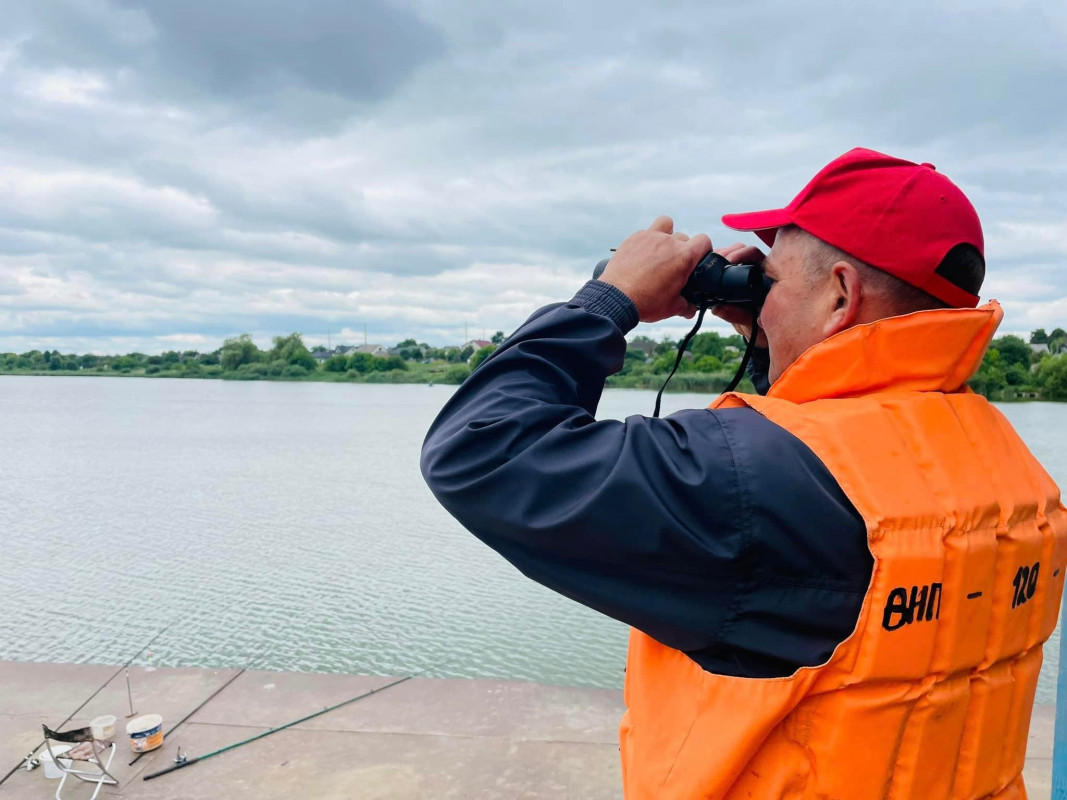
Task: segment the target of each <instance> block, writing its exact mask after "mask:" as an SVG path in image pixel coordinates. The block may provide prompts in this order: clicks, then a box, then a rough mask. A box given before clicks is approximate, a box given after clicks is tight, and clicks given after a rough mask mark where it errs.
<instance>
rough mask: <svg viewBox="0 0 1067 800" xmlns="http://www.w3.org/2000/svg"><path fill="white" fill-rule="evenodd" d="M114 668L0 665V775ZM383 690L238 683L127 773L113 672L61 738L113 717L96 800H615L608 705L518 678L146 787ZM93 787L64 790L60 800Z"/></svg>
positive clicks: (1035, 779) (1038, 788) (613, 730)
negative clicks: (176, 762) (175, 764)
mask: <svg viewBox="0 0 1067 800" xmlns="http://www.w3.org/2000/svg"><path fill="white" fill-rule="evenodd" d="M115 669H116V667H115V666H105V665H71V664H44V663H22V662H12V661H0V776H2V775H3V774H4V773H6V772H7V770H8V769H10V768H11V767H13V766H14V765H15V764H16V763H17V762H18V761H19V759H21V758H23V757H24V756H25V755H26V753H27V752H28V751H29V750H30V749H31V748H32V747H33V746H34V745H36V744H37V743H38V742H39V741H40V740H41V727H40V726H41V723H42V722H45V723H47V724H49V725H50V726H51V727H55V726H56V725H58V724H59V723H60V722H61V721H62V720H63V719H64V718H66V717H67V715H68V714H70V712H71V711H73V710H74V709H75V708H77V707H78V705H79V704H81V703H82V702H83V701H84V700H85V698H87V697H88V696H89V695H90V694H92V692H93V691H94V690H95V689H96V688H97V687H98V686H99V685H100V684H102V683H103V682H104V681H105V680H107V678H108V677H109V676H110V675H112V674H113V673H114V672H115ZM235 673H236V670H209V669H167V668H161V669H155V670H149V669H144V668H131V669H130V679H131V683H132V686H133V700H134V708H135V710H136V711H137V712H138V713H140V714H146V713H157V714H161V715H162V716H163V720H164V730H166V729H167V726H168V725H172V724H174V723H176V722H177V721H178V720H180V719H181V718H182V717H184V716H185V715H186V714H187V713H189V712H190V711H191V710H192V709H194V708H195V707H196V706H197V705H199V704H200V703H201V702H202V701H203V700H204V699H205V698H207V697H208V696H209V695H210V694H211V693H212V692H214V691H215V690H216V689H217V688H219V687H220V686H221V685H222V684H223V683H225V682H226V681H227V680H228V679H229V678H231V677H232V676H233V675H234V674H235ZM391 680H395V679H392V678H388V677H377V676H360V675H320V674H306V673H292V672H262V671H255V672H252V671H250V672H246V673H244V674H243V675H241V676H240V677H239V678H238V679H237V680H235V681H234V682H233V683H232V684H231V685H230V686H228V687H227V688H226V689H225V690H223V691H222V692H221V693H220V694H219V695H218V697H216V698H215V699H214V700H212V701H211V702H210V703H208V704H207V706H205V707H204V708H203V709H202V710H201V711H200V712H198V713H197V714H196V715H195V716H194V717H192V718H191V719H190V720H189V721H188V722H186V723H185V724H184V725H182V726H181V728H179V729H178V730H177V731H175V732H174V733H173V734H171V735H169V736H167V739H166V741H165V742H164V745H163V747H162V748H160V749H159V750H157V751H154V752H153V753H151V754H149V755H147V756H145V757H144V758H142V759H141V760H140V761H139V762H138V763H137V764H136V765H134V766H133V767H130V766H128V762H129V761H130V760H131V758H132V757H133V755H132V754H131V753H130V751H129V749H128V746H127V744H126V739H125V722H126V720H125V715H126V714H127V712H128V711H129V704H128V701H127V697H126V684H125V679H124V678H123V676H122V675H121V674H120V675H119V676H118V677H116V678H115V679H114V680H113V681H112V682H111V683H110V684H109V685H108V686H107V688H105V689H104V690H103V691H101V692H100V694H98V695H97V696H96V698H95V699H94V700H93V701H92V702H91V703H90V704H89V705H87V706H86V707H85V708H84V709H82V711H81V712H79V714H78V716H77V717H75V718H74V720H72V721H71V722H70V723H68V725H67V726H65V727H66V728H71V727H81V726H83V725H88V724H89V721H90V720H91V719H92V718H93V717H96V716H99V715H101V714H114V715H115V716H116V717H117V718H118V722H117V724H116V729H117V731H116V741H117V743H118V746H119V751H118V753H117V755H116V756H115V760H114V762H112V766H113V767H114V769H113V770H112V771H113V773H114V774H116V776H117V777H118V778H119V780H120V784H119V785H118V786H117V787H108V788H105V789H104V790H103V791H102V792H101V793H100V797H101V798H103V797H108V798H116V797H117V798H156V799H157V800H199V798H227V799H228V800H237V799H239V798H257V800H273V798H279V800H280V798H286V800H290V799H291V798H315V800H331V799H332V798H337V799H338V800H340V799H341V798H344V800H354V799H357V798H358V799H363V798H366V799H367V800H369V799H370V798H374V799H375V800H393V799H394V798H397V799H399V800H407V799H408V798H412V799H414V798H433V799H434V800H436V798H464V799H465V800H466V799H468V798H546V799H547V798H553V800H559V799H560V798H575V800H578V799H580V800H599V798H619V797H621V796H622V791H621V787H620V779H619V757H618V749H617V748H618V743H617V731H618V722H619V717H620V716H621V714H622V694H621V692H617V691H613V690H606V689H581V688H568V687H558V686H544V685H541V684H535V683H523V682H519V681H493V680H442V679H431V678H414V679H412V680H409V681H406V682H405V683H401V684H399V685H398V686H394V687H392V688H390V689H386V690H385V691H382V692H380V693H378V694H375V695H372V696H370V697H367V698H365V699H363V700H359V701H357V702H355V703H352V704H351V705H348V706H344V707H343V708H339V709H337V710H335V711H331V712H330V713H328V714H323V715H322V716H320V717H316V718H315V719H313V720H309V721H308V722H306V723H303V724H301V725H298V726H295V727H293V728H290V729H287V730H284V731H280V732H278V733H276V734H273V735H272V736H270V737H267V738H265V739H261V740H259V741H257V742H253V743H251V744H248V745H246V746H244V747H241V748H239V749H237V750H233V751H230V752H227V753H223V754H221V755H219V756H217V757H215V758H211V759H208V760H206V761H203V762H200V763H198V764H195V765H193V766H190V767H187V768H186V769H183V770H180V771H178V772H175V773H172V774H170V775H164V776H163V777H160V778H157V779H155V780H153V781H148V782H145V781H143V780H142V778H143V776H144V775H145V774H146V773H149V772H154V771H156V770H159V769H162V768H163V767H165V766H168V765H169V764H171V763H172V761H173V759H174V755H175V753H176V751H177V748H178V746H179V745H180V746H181V748H182V752H183V753H188V754H189V755H190V756H197V755H202V754H204V753H207V752H209V751H211V750H215V749H217V748H219V747H222V746H224V745H227V744H231V743H233V742H236V741H239V740H242V739H246V738H248V737H250V736H254V735H255V734H257V733H260V732H263V731H266V730H269V729H270V728H271V727H277V726H279V725H284V724H285V723H288V722H291V721H292V720H295V719H299V718H301V717H304V716H307V715H308V714H311V713H313V712H315V711H319V710H321V709H323V708H325V707H328V706H331V705H334V704H336V703H340V702H342V701H344V700H347V699H349V698H351V697H354V696H356V695H358V694H361V693H363V692H366V691H369V690H371V689H375V688H377V687H380V686H384V685H385V684H387V683H389V682H390V681H391ZM1052 737H1053V711H1052V709H1051V708H1050V707H1046V706H1039V707H1037V708H1035V710H1034V719H1033V724H1032V725H1031V730H1030V744H1029V750H1028V752H1027V762H1026V781H1027V788H1028V790H1029V794H1030V798H1031V800H1045V799H1046V798H1048V797H1049V795H1050V786H1051V777H1050V776H1051V765H1052ZM57 783H58V781H57V780H49V779H47V778H45V776H44V771H43V769H37V770H34V771H33V772H25V771H20V772H17V773H15V774H14V775H13V776H12V777H11V778H10V779H9V780H8V781H7V783H5V784H4V785H3V786H0V800H3V798H8V797H10V798H18V800H37V798H41V800H45V798H51V797H53V795H54V794H55V790H56V786H57ZM92 789H93V787H92V786H90V785H89V784H87V783H81V782H78V781H76V780H75V779H73V778H71V779H68V781H67V785H66V786H65V787H64V798H65V799H66V798H67V797H70V798H72V799H73V800H79V798H84V799H85V800H87V798H88V797H89V796H90V795H91V794H92Z"/></svg>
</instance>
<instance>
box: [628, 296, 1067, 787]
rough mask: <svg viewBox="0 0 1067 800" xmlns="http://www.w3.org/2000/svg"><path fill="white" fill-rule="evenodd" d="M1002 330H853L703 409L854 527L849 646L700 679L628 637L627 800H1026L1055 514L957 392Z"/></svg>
mask: <svg viewBox="0 0 1067 800" xmlns="http://www.w3.org/2000/svg"><path fill="white" fill-rule="evenodd" d="M1002 316H1003V312H1002V311H1001V310H1000V306H999V305H997V304H996V303H991V304H989V305H986V306H983V307H981V308H978V309H963V310H956V309H953V310H944V311H941V310H938V311H924V312H919V313H916V314H909V315H906V316H902V317H894V318H890V319H885V320H880V321H878V322H876V323H873V324H870V325H862V326H857V327H855V328H852V329H849V330H847V331H843V332H842V333H840V334H838V335H836V336H833V337H831V338H830V339H827V340H826V341H824V342H822V343H820V344H819V345H816V346H815V347H813V348H811V349H809V350H808V351H807V352H805V353H804V354H803V355H802V356H801V357H800V358H799V359H798V360H797V361H796V362H795V363H794V364H793V365H792V366H790V367H789V368H788V369H787V370H786V371H785V372H784V373H783V375H782V376H781V378H779V380H778V381H777V382H776V383H775V384H774V385H773V386H772V387H771V390H770V392H769V393H768V395H767V396H766V397H758V396H752V395H743V394H731V395H725V396H723V397H721V398H719V399H718V400H717V401H716V402H715V403H714V405H713V407H716V408H729V407H737V406H749V407H751V408H753V409H755V410H756V411H758V412H759V413H761V414H763V415H765V416H766V417H767V418H769V419H770V420H772V421H773V422H775V423H776V424H778V425H780V426H782V427H783V428H785V429H786V430H788V431H790V432H791V433H793V434H794V435H795V436H797V437H798V438H799V439H800V440H801V441H803V442H804V443H805V444H807V446H808V447H810V448H811V449H812V451H813V452H814V453H815V454H816V455H817V456H818V457H819V458H820V459H821V460H822V462H823V463H824V464H825V465H826V467H827V468H828V469H829V470H830V472H831V473H832V474H833V475H834V477H835V478H836V480H837V481H838V483H839V484H840V486H841V488H842V490H843V491H844V492H845V494H846V495H847V496H848V497H849V499H850V500H851V501H852V503H853V504H854V505H855V506H856V509H857V510H858V511H859V513H860V514H861V515H862V517H863V520H864V522H865V524H866V527H867V541H868V546H869V547H870V550H871V552H872V554H873V556H874V561H875V564H874V572H873V576H872V578H871V583H870V586H869V588H868V591H867V594H866V597H865V599H864V603H863V608H862V611H861V612H860V616H859V620H858V622H857V624H856V628H855V630H854V632H853V633H852V635H851V636H850V637H849V638H848V639H847V640H846V641H844V642H843V643H841V644H840V645H839V646H838V647H837V649H836V650H835V651H834V654H833V656H832V657H831V658H830V660H829V661H828V662H827V663H826V664H824V665H822V666H818V667H812V668H804V669H800V670H798V671H797V672H795V673H794V674H793V675H792V676H790V677H787V678H780V679H752V678H737V677H728V676H722V675H715V674H712V673H709V672H705V671H704V670H703V669H702V668H701V667H699V666H698V665H697V664H696V663H695V662H693V661H692V660H691V659H690V658H688V657H687V656H686V655H685V654H683V653H681V652H679V651H677V650H673V649H671V648H668V647H665V646H664V645H662V644H660V643H658V642H657V641H655V640H654V639H652V638H650V637H648V636H646V635H645V634H643V633H641V632H639V631H636V630H634V631H632V632H631V636H630V651H629V657H628V661H627V675H626V690H625V699H626V704H627V707H628V710H627V713H626V716H625V717H624V718H623V722H622V726H621V731H620V733H621V747H620V750H621V753H622V766H623V783H624V787H625V791H626V797H627V798H629V800H638V799H639V798H640V799H643V798H657V800H667V799H669V798H686V800H688V799H689V798H729V800H734V798H747V799H750V800H761V799H771V798H773V799H774V800H784V799H785V798H790V800H801V799H802V798H811V799H812V800H814V799H815V798H819V799H820V800H874V799H875V798H880V799H881V798H889V799H890V800H941V799H942V798H958V799H959V800H976V799H977V798H1025V797H1026V792H1025V789H1024V787H1023V781H1022V776H1021V772H1022V767H1023V759H1024V756H1025V751H1026V741H1027V731H1028V728H1029V724H1030V712H1031V710H1032V707H1033V701H1034V691H1035V689H1036V686H1037V677H1038V671H1039V670H1040V667H1041V645H1042V643H1043V642H1044V641H1045V640H1046V639H1047V638H1048V637H1049V635H1050V634H1051V633H1052V630H1053V628H1054V627H1055V625H1056V619H1057V613H1058V609H1059V604H1060V596H1061V594H1062V590H1063V580H1064V569H1065V559H1067V510H1065V509H1064V507H1063V505H1062V504H1061V502H1060V494H1059V490H1058V489H1057V487H1056V485H1055V483H1054V482H1053V481H1052V479H1051V478H1050V477H1049V476H1048V474H1047V473H1046V472H1045V471H1044V470H1043V469H1042V468H1041V466H1040V465H1039V464H1038V463H1037V461H1036V460H1035V459H1034V457H1033V455H1031V453H1030V452H1029V451H1028V450H1027V448H1026V446H1025V445H1024V444H1023V443H1022V441H1021V440H1020V439H1019V437H1018V435H1017V434H1016V433H1015V432H1014V430H1012V428H1011V426H1010V425H1009V424H1008V422H1007V421H1006V420H1005V419H1004V417H1003V416H1002V415H1001V414H1000V412H998V411H997V410H996V409H995V408H993V407H992V406H991V405H990V404H989V403H988V402H986V400H985V399H983V398H982V397H980V396H979V395H976V394H974V393H972V392H971V391H969V390H968V389H967V388H966V385H965V381H966V380H967V378H968V377H970V375H971V374H973V373H974V371H975V370H976V369H977V368H978V365H979V364H980V363H981V359H982V356H983V354H984V353H985V350H986V348H987V346H988V344H989V341H990V339H991V338H992V336H993V333H994V331H995V330H996V328H997V325H998V324H999V323H1000V319H1001V317H1002ZM833 536H834V532H833V531H827V546H828V547H832V540H833Z"/></svg>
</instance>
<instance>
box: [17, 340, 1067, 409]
mask: <svg viewBox="0 0 1067 800" xmlns="http://www.w3.org/2000/svg"><path fill="white" fill-rule="evenodd" d="M503 341H504V332H503V331H497V332H496V333H495V334H494V335H493V338H492V342H493V344H491V345H489V346H487V347H482V348H480V349H479V350H477V351H475V350H474V348H473V347H472V346H465V347H462V348H461V347H441V348H437V347H431V346H430V345H428V344H425V343H419V342H416V341H415V340H414V339H405V340H404V341H402V342H400V343H399V344H397V345H396V347H393V348H391V349H389V350H388V351H386V350H383V349H380V348H379V349H377V350H376V351H375V352H373V353H372V352H361V351H360V349H358V348H336V349H335V350H334V351H332V352H327V350H326V348H323V347H316V348H315V349H314V350H308V348H307V347H306V346H305V345H304V340H303V337H302V336H301V335H300V334H299V333H291V334H289V335H288V336H276V337H274V340H273V343H272V346H271V347H270V349H268V350H260V349H259V347H258V346H257V345H256V343H255V342H254V341H253V340H252V337H251V336H250V335H249V334H242V335H240V336H236V337H234V338H232V339H227V340H226V341H225V342H224V343H223V345H222V347H220V348H219V349H218V350H215V351H213V352H211V353H199V352H197V351H195V350H186V351H184V352H179V351H177V350H170V351H167V352H165V353H160V354H159V355H151V356H150V355H145V354H144V353H127V354H126V355H113V356H97V355H92V354H89V355H82V356H79V355H67V354H63V353H60V352H58V351H56V350H52V351H40V350H31V351H30V352H28V353H22V354H16V353H0V374H15V375H111V376H138V377H141V376H143V377H150V378H221V379H224V380H253V381H254V380H284V381H339V382H353V383H444V384H460V383H463V381H464V380H465V379H466V377H467V375H469V374H470V371H471V370H472V369H474V368H476V367H477V366H478V365H479V364H481V363H482V361H484V360H485V359H486V358H488V357H489V355H490V354H491V353H492V352H493V351H494V350H495V349H496V348H497V346H499V345H500V344H501V343H502V342H503ZM743 347H744V342H743V341H742V340H741V337H740V336H736V335H735V336H722V335H720V334H718V333H715V332H708V333H700V334H697V335H696V336H695V337H693V341H692V342H690V344H689V347H688V348H687V350H688V352H687V354H686V356H685V357H684V358H683V360H682V362H681V364H680V365H679V367H678V372H677V374H676V375H675V376H674V378H673V379H672V380H671V383H670V386H669V390H670V391H674V392H699V393H702V394H708V395H713V394H718V393H719V392H721V391H722V390H723V389H724V388H725V387H726V385H727V384H728V383H729V382H730V380H731V379H732V378H733V376H734V373H735V372H736V371H737V367H738V364H739V362H740V359H741V354H742V351H743ZM677 348H678V343H677V342H675V341H671V340H670V339H663V340H662V341H656V340H653V339H650V338H648V337H646V336H638V337H636V338H634V340H633V341H631V342H630V343H629V345H628V349H627V351H626V357H625V361H624V363H623V367H622V369H621V370H620V371H619V372H618V374H616V375H612V376H611V377H610V378H608V382H607V383H608V386H610V387H616V388H629V389H652V390H658V389H659V388H660V386H661V385H662V384H663V381H664V379H665V378H666V377H667V374H668V373H669V372H670V370H671V367H673V366H674V359H675V356H676V354H677ZM370 349H374V348H370ZM970 386H971V388H972V389H974V391H976V392H978V393H979V394H982V395H984V396H985V397H988V398H989V399H991V400H1017V399H1040V400H1060V401H1067V332H1065V331H1064V330H1063V329H1062V328H1056V329H1055V330H1053V331H1052V332H1051V333H1046V332H1045V330H1043V329H1038V330H1036V331H1034V332H1033V333H1032V334H1031V336H1030V341H1029V343H1028V342H1025V341H1024V340H1022V339H1020V338H1019V337H1017V336H1001V337H999V338H997V339H994V340H993V342H992V343H991V345H990V347H989V350H988V352H987V353H986V355H985V358H984V359H983V361H982V366H981V368H980V369H979V370H978V372H977V373H976V374H975V375H974V377H973V378H972V379H971V381H970ZM739 388H740V390H741V391H751V390H752V386H751V384H750V383H749V382H748V379H747V378H746V379H744V380H743V381H742V382H741V385H740V387H739Z"/></svg>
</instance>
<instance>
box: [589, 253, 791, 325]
mask: <svg viewBox="0 0 1067 800" xmlns="http://www.w3.org/2000/svg"><path fill="white" fill-rule="evenodd" d="M609 261H611V259H610V258H605V259H604V260H603V261H601V262H600V263H599V264H597V265H596V268H595V269H594V270H593V278H599V277H600V276H601V275H602V274H603V272H604V269H605V268H606V267H607V266H608V262H609ZM773 283H774V281H772V280H771V279H770V278H768V277H767V276H766V275H764V274H763V270H762V269H760V267H759V265H758V264H731V263H730V262H729V261H728V260H727V259H726V258H725V257H724V256H720V255H719V254H718V253H708V254H707V255H706V256H704V257H703V258H702V259H700V263H699V264H697V265H696V267H695V268H694V269H693V271H692V273H690V275H689V280H687V281H686V282H685V286H683V287H682V297H684V298H685V299H686V300H687V301H689V302H690V303H692V304H693V305H694V306H697V307H698V308H700V307H702V306H714V305H718V304H719V303H729V304H730V305H735V306H743V307H744V308H748V309H749V310H751V311H753V312H757V311H759V309H760V306H762V305H763V300H764V298H766V297H767V292H768V291H769V290H770V288H771V284H773Z"/></svg>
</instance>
